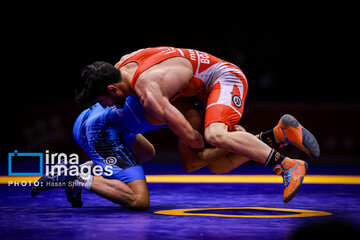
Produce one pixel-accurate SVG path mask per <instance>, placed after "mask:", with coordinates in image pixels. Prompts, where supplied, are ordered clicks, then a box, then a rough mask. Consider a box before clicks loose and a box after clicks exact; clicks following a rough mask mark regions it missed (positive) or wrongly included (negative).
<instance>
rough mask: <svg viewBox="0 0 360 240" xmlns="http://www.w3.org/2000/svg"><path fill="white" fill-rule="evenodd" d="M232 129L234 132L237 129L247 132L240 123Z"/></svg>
mask: <svg viewBox="0 0 360 240" xmlns="http://www.w3.org/2000/svg"><path fill="white" fill-rule="evenodd" d="M232 131H233V132H235V131H243V132H246V130H245V128H243V127H242V126H240V125H235V126H234V128H233V130H232Z"/></svg>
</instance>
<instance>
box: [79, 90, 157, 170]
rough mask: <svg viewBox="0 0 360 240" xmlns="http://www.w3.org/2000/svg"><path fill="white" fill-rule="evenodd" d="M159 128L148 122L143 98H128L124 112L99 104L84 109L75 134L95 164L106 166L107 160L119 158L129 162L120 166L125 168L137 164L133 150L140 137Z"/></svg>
mask: <svg viewBox="0 0 360 240" xmlns="http://www.w3.org/2000/svg"><path fill="white" fill-rule="evenodd" d="M156 128H159V127H158V126H153V125H151V124H150V123H148V121H147V120H146V118H145V115H144V109H143V107H142V105H141V104H140V102H139V99H138V98H137V97H128V98H127V99H126V102H125V104H124V107H123V108H121V109H119V108H116V107H115V106H113V107H107V108H103V107H102V106H101V105H100V104H99V103H97V104H95V105H93V106H92V107H90V108H88V109H86V110H84V111H83V112H82V113H81V114H80V115H79V117H78V118H77V119H76V121H75V124H74V128H73V134H74V138H75V141H76V142H77V143H78V144H79V145H80V146H81V147H82V148H83V149H84V150H85V151H86V152H87V154H88V155H89V156H90V158H91V160H92V161H93V162H94V163H96V164H99V165H103V164H104V159H106V158H107V157H109V156H117V155H119V156H117V157H120V158H122V159H124V161H125V162H128V164H127V165H126V166H120V167H122V168H124V167H130V166H132V165H134V164H135V159H134V156H133V154H132V153H131V151H130V148H131V146H132V144H133V143H134V141H135V139H136V135H137V134H138V133H144V132H147V131H149V130H152V129H156Z"/></svg>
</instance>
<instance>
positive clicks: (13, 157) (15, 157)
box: [8, 150, 43, 176]
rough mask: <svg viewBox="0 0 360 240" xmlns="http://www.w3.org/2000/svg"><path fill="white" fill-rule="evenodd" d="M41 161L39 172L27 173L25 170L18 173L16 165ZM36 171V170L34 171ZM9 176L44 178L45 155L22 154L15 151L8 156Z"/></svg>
mask: <svg viewBox="0 0 360 240" xmlns="http://www.w3.org/2000/svg"><path fill="white" fill-rule="evenodd" d="M27 160H32V161H34V160H35V161H39V162H38V163H39V171H37V172H34V171H32V172H25V171H24V170H22V172H21V171H16V170H15V169H14V165H16V164H17V163H19V162H21V161H27ZM32 170H34V169H32ZM8 175H9V176H42V175H43V153H21V152H18V151H17V150H15V151H14V152H13V153H11V152H10V153H9V155H8Z"/></svg>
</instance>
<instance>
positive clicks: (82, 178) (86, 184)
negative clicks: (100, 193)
mask: <svg viewBox="0 0 360 240" xmlns="http://www.w3.org/2000/svg"><path fill="white" fill-rule="evenodd" d="M93 179H94V176H92V175H91V174H88V173H80V174H79V177H78V178H77V179H76V180H75V181H74V185H75V186H77V187H81V188H83V189H86V190H90V189H91V185H92V183H93Z"/></svg>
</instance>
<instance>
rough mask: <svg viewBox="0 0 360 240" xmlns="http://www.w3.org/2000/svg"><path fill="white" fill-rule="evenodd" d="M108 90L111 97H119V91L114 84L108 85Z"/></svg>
mask: <svg viewBox="0 0 360 240" xmlns="http://www.w3.org/2000/svg"><path fill="white" fill-rule="evenodd" d="M106 90H107V92H108V93H109V95H110V96H116V95H117V94H116V93H117V91H118V89H117V87H116V86H115V85H113V84H110V85H108V86H107V87H106Z"/></svg>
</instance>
